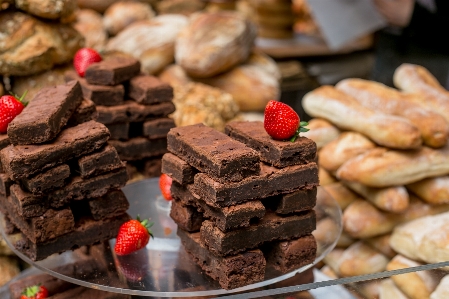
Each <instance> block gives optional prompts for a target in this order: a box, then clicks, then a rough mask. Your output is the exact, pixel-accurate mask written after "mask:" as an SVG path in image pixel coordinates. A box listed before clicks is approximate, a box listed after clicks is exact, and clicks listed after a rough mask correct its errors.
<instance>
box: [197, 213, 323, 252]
mask: <svg viewBox="0 0 449 299" xmlns="http://www.w3.org/2000/svg"><path fill="white" fill-rule="evenodd" d="M315 228H316V217H315V212H314V211H313V210H311V211H309V212H306V213H304V214H300V215H292V216H288V217H282V216H279V215H277V214H275V213H270V212H267V213H266V214H265V216H264V217H263V218H262V220H260V221H259V222H258V223H255V224H253V225H251V226H250V227H245V228H240V229H237V230H232V231H229V232H223V231H221V230H220V229H219V228H218V227H216V226H215V225H214V224H213V222H212V221H209V220H206V221H204V222H203V225H202V226H201V230H200V232H201V238H202V240H203V241H204V243H205V244H206V246H207V247H208V248H209V250H211V251H212V252H213V253H214V254H216V255H220V256H225V255H230V254H236V253H238V252H243V251H245V250H246V249H252V248H257V247H258V246H259V245H261V244H263V243H265V242H271V241H276V240H279V241H281V240H290V239H294V238H299V237H302V236H305V235H309V234H311V233H312V231H314V230H315Z"/></svg>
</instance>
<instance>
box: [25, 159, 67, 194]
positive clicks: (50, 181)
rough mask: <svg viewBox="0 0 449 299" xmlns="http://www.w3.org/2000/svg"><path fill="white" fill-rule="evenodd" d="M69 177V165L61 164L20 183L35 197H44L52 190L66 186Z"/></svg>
mask: <svg viewBox="0 0 449 299" xmlns="http://www.w3.org/2000/svg"><path fill="white" fill-rule="evenodd" d="M69 176H70V167H69V165H67V164H61V165H57V166H55V167H52V168H50V169H47V170H44V171H43V172H40V173H37V174H35V175H33V176H30V177H29V178H27V179H21V180H20V183H21V185H22V186H23V187H25V189H26V190H27V191H29V192H31V193H32V194H33V195H36V196H43V195H45V194H46V193H48V192H49V191H51V190H54V189H56V188H61V187H62V186H64V184H65V181H66V180H67V178H68V177H69Z"/></svg>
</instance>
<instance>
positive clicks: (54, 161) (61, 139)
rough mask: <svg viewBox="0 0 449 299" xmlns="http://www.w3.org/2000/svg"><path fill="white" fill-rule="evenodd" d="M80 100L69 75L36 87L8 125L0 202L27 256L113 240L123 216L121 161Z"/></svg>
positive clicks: (78, 89) (124, 177) (125, 216)
mask: <svg viewBox="0 0 449 299" xmlns="http://www.w3.org/2000/svg"><path fill="white" fill-rule="evenodd" d="M85 102H86V101H85V100H83V96H82V91H81V86H80V84H79V83H78V82H77V81H71V82H68V83H66V84H64V85H58V86H54V87H48V88H44V89H42V90H41V91H40V92H39V93H38V94H37V95H36V96H35V98H34V99H33V100H32V101H31V102H30V103H29V104H28V106H27V107H25V108H24V110H23V111H22V113H21V114H19V115H18V116H17V117H16V118H15V119H14V120H13V121H12V122H11V123H10V124H9V126H8V134H7V140H8V142H9V143H11V144H10V145H8V146H6V147H5V148H3V149H2V150H1V151H0V158H1V164H2V167H3V172H4V173H3V174H2V175H1V176H0V178H1V184H0V185H1V188H0V189H1V193H2V195H0V207H1V210H2V211H3V213H4V214H5V216H6V217H5V218H6V219H7V220H8V221H10V222H11V223H12V224H13V225H14V226H15V227H16V228H18V229H19V230H20V232H21V233H22V234H23V238H22V239H21V240H20V241H18V242H17V243H16V244H15V245H16V247H17V248H18V249H19V250H20V251H22V252H23V253H24V254H26V255H27V256H28V257H29V258H30V259H32V260H41V259H43V258H46V257H47V256H49V255H51V254H53V253H60V252H63V251H66V250H70V249H74V248H77V247H80V246H83V245H91V244H94V243H98V242H101V241H104V240H108V239H111V238H114V237H116V235H117V233H118V229H119V227H120V226H121V224H123V223H124V222H125V221H127V220H129V216H128V214H127V213H126V210H127V209H128V207H129V204H128V201H127V199H126V197H125V195H124V194H123V192H122V191H121V190H120V188H121V187H123V186H124V185H125V184H126V182H127V180H128V174H127V171H126V167H125V165H124V163H123V162H122V161H121V160H120V158H119V156H118V154H117V151H116V150H115V148H114V147H112V146H111V145H109V144H108V139H109V136H110V133H109V131H108V129H107V128H106V127H105V126H104V125H103V124H101V123H99V122H96V121H94V120H88V117H87V116H86V115H87V114H86V115H85V116H84V117H82V115H81V114H83V113H85V112H86V109H85V108H86V105H84V104H83V103H85ZM82 120H86V122H81V123H79V124H77V121H82Z"/></svg>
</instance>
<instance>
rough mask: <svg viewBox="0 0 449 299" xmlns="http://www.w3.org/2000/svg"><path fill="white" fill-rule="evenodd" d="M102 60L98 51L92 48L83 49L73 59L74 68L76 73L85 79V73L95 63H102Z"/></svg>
mask: <svg viewBox="0 0 449 299" xmlns="http://www.w3.org/2000/svg"><path fill="white" fill-rule="evenodd" d="M101 60H102V58H101V56H100V54H98V52H97V51H95V50H94V49H91V48H81V49H79V50H78V51H77V52H76V53H75V56H74V57H73V66H74V67H75V70H76V72H77V73H78V75H80V76H81V77H84V73H85V72H86V69H87V68H88V67H89V66H90V65H91V64H92V63H95V62H100V61H101Z"/></svg>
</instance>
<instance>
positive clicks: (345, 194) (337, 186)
mask: <svg viewBox="0 0 449 299" xmlns="http://www.w3.org/2000/svg"><path fill="white" fill-rule="evenodd" d="M322 189H323V191H325V192H326V193H327V194H329V195H330V196H332V198H333V199H335V201H337V203H338V205H339V206H340V208H341V209H342V210H344V209H345V208H346V207H347V206H348V205H349V204H351V203H352V202H353V201H355V200H357V199H359V198H360V197H359V196H358V195H357V194H355V193H354V192H352V191H351V190H349V189H348V188H347V187H346V186H345V185H343V184H342V183H341V182H335V183H332V184H328V185H324V186H322Z"/></svg>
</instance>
